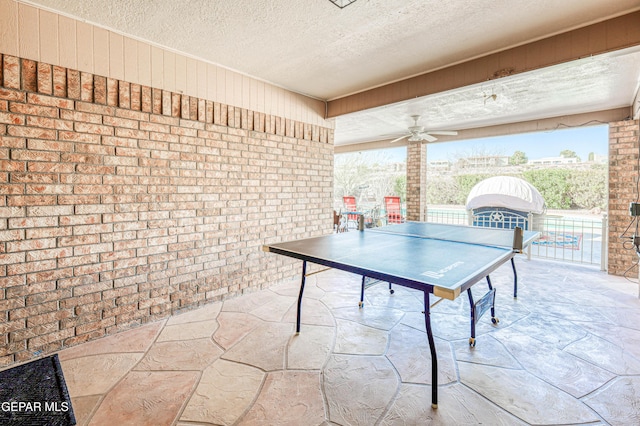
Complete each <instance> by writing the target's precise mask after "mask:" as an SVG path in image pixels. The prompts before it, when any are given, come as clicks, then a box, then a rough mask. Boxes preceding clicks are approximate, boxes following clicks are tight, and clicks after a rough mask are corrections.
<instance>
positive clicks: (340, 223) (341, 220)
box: [333, 210, 347, 233]
mask: <svg viewBox="0 0 640 426" xmlns="http://www.w3.org/2000/svg"><path fill="white" fill-rule="evenodd" d="M333 230H334V231H335V232H336V233H341V232H346V231H347V218H346V217H345V216H344V215H343V214H342V213H338V212H336V211H335V210H334V211H333Z"/></svg>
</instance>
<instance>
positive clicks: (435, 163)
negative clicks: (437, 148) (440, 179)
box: [429, 160, 451, 170]
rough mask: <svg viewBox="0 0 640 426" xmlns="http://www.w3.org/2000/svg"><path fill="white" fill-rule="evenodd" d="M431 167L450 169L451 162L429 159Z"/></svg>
mask: <svg viewBox="0 0 640 426" xmlns="http://www.w3.org/2000/svg"><path fill="white" fill-rule="evenodd" d="M429 167H431V168H432V169H434V170H449V169H450V168H451V162H450V161H449V160H436V161H429Z"/></svg>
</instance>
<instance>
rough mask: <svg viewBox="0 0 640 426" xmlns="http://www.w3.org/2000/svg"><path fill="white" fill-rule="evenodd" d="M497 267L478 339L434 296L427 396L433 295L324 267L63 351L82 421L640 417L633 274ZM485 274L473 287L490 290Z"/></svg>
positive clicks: (456, 421) (463, 301)
mask: <svg viewBox="0 0 640 426" xmlns="http://www.w3.org/2000/svg"><path fill="white" fill-rule="evenodd" d="M517 265H518V274H519V294H518V299H517V300H516V299H513V297H512V274H511V268H510V267H509V266H508V265H506V266H503V267H502V268H500V269H499V270H498V271H496V272H494V273H493V274H492V281H493V283H494V285H495V287H496V288H497V294H498V296H497V307H496V308H497V316H498V317H499V318H500V322H499V324H498V325H497V326H493V325H492V324H491V321H490V316H489V315H485V316H484V317H483V318H482V319H481V321H480V324H479V325H478V329H477V344H476V347H475V348H470V347H469V345H468V338H469V319H468V315H469V314H468V309H469V308H468V299H467V297H466V296H464V295H463V297H459V298H458V299H457V300H455V301H443V302H442V303H439V304H438V305H436V306H435V307H434V308H433V309H432V318H433V319H432V323H433V328H434V334H435V336H436V347H437V351H438V360H439V381H440V385H439V407H438V409H437V410H434V409H432V408H431V404H430V399H431V383H430V382H431V375H430V369H431V365H430V363H431V358H430V355H429V349H428V343H427V340H426V333H425V331H424V318H423V315H422V314H421V311H422V305H421V303H422V294H421V293H419V292H416V291H413V290H407V289H405V288H402V287H399V286H395V294H393V295H390V294H389V291H388V288H387V286H386V285H385V284H378V285H375V286H373V287H371V288H369V289H368V290H367V292H366V300H365V306H364V308H363V309H359V308H358V300H359V282H360V278H359V277H357V276H355V275H351V274H347V273H344V272H340V271H334V270H332V271H326V272H323V273H320V274H316V275H313V276H312V277H310V278H309V279H308V281H307V288H306V290H305V297H304V302H303V311H302V331H301V333H300V334H298V335H296V334H295V332H294V329H295V313H296V311H295V305H296V298H297V293H298V286H299V283H298V282H297V281H295V282H293V281H292V282H290V283H286V284H280V285H278V286H274V287H272V288H270V289H268V290H263V291H259V292H255V293H250V294H247V295H244V296H242V297H237V298H233V299H230V300H227V301H224V302H221V303H215V304H211V305H208V306H205V307H202V308H200V309H197V310H193V311H189V312H186V313H182V314H179V315H175V316H173V317H171V318H169V319H166V320H164V321H160V322H155V323H152V324H148V325H145V326H143V327H139V328H137V329H133V330H130V331H126V332H123V333H120V334H117V335H114V336H110V337H106V338H103V339H100V340H97V341H94V342H89V343H85V344H83V345H80V346H77V347H73V348H69V349H65V350H63V351H61V352H60V353H59V356H60V360H61V364H62V368H63V371H64V375H65V378H66V380H67V385H68V388H69V392H70V394H71V397H72V403H73V408H74V411H75V415H76V418H77V419H78V424H81V425H84V424H88V425H135V426H141V425H153V426H158V425H179V426H186V425H296V426H297V425H305V426H306V425H330V424H339V425H367V426H369V425H375V424H379V425H418V424H420V425H421V424H436V425H460V424H467V425H475V424H488V425H519V424H522V425H526V424H535V425H545V424H611V425H627V424H629V425H630V424H640V403H639V402H638V401H640V301H639V300H638V298H637V292H638V289H637V285H636V284H634V283H631V282H629V281H627V280H625V279H622V278H619V277H612V276H609V275H607V274H606V273H603V272H600V271H597V270H594V269H591V268H588V267H583V266H578V265H567V264H560V263H555V262H548V261H543V260H537V259H534V260H526V259H525V258H518V259H517ZM485 287H486V286H485V285H484V283H480V284H478V285H476V286H474V290H475V291H474V293H477V294H478V295H479V294H480V292H481V291H484V289H485Z"/></svg>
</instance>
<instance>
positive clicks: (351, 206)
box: [342, 195, 358, 227]
mask: <svg viewBox="0 0 640 426" xmlns="http://www.w3.org/2000/svg"><path fill="white" fill-rule="evenodd" d="M342 202H343V203H344V210H345V211H346V212H357V211H358V209H357V208H356V197H354V196H352V195H345V196H344V197H342ZM349 222H353V223H354V227H357V226H358V215H357V214H348V215H347V225H348V224H349Z"/></svg>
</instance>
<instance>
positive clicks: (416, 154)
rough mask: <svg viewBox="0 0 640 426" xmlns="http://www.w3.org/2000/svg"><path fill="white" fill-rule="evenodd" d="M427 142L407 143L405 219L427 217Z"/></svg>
mask: <svg viewBox="0 0 640 426" xmlns="http://www.w3.org/2000/svg"><path fill="white" fill-rule="evenodd" d="M426 184H427V144H424V143H409V145H407V220H418V221H426V219H427V191H426Z"/></svg>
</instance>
